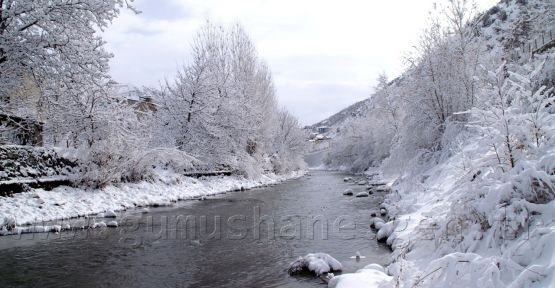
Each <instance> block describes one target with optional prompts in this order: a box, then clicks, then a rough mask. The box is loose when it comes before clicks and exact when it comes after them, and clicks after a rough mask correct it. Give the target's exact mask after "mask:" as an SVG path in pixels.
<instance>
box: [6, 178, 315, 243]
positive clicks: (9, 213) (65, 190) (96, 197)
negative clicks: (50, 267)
mask: <svg viewBox="0 0 555 288" xmlns="http://www.w3.org/2000/svg"><path fill="white" fill-rule="evenodd" d="M307 173H308V171H307V170H300V171H294V172H290V173H287V174H282V175H276V174H273V173H272V174H264V175H261V176H260V177H258V178H256V179H246V178H244V177H241V176H214V177H206V178H200V179H199V178H192V177H185V176H181V175H164V176H163V177H161V180H160V181H157V182H145V181H143V182H139V183H122V184H119V185H117V186H108V187H104V188H101V189H84V188H73V187H67V186H61V187H57V188H55V189H53V190H52V191H45V190H43V189H33V190H31V191H28V192H23V193H18V194H15V195H14V196H13V197H0V223H1V224H2V227H1V229H2V230H0V235H13V234H16V233H28V232H37V231H35V230H37V229H31V230H33V231H25V229H23V230H13V228H15V227H18V228H25V227H27V228H28V227H35V226H32V225H34V224H36V223H45V222H49V221H55V220H60V219H75V218H80V217H87V216H94V215H98V214H100V213H106V212H110V213H111V212H119V211H125V210H128V209H133V208H146V207H160V206H170V205H172V204H173V203H176V202H180V201H186V200H194V199H199V198H203V197H207V196H215V195H218V194H223V193H228V192H233V191H241V190H249V189H254V188H260V187H264V186H267V185H275V184H279V183H281V182H284V181H287V180H292V179H297V178H300V177H303V176H304V175H306V174H307ZM6 225H14V227H13V228H12V230H7V227H6ZM44 227H47V228H52V229H42V230H45V231H38V232H57V231H58V230H62V229H63V228H64V227H50V226H44ZM39 230H41V229H39ZM46 230H47V231H46ZM11 232H16V233H11Z"/></svg>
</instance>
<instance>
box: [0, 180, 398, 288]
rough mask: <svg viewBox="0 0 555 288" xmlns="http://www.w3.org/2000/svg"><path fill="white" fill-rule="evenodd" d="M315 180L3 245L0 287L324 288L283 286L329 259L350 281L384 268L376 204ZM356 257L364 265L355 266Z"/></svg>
mask: <svg viewBox="0 0 555 288" xmlns="http://www.w3.org/2000/svg"><path fill="white" fill-rule="evenodd" d="M344 177H345V175H344V174H341V173H338V172H324V171H314V172H311V175H309V176H305V177H303V178H300V179H296V180H290V181H287V182H285V183H282V184H279V185H275V186H270V187H265V188H260V189H254V190H250V191H245V192H234V193H227V194H222V195H219V196H216V197H211V198H208V199H206V200H204V201H185V202H180V203H177V204H176V205H175V206H173V207H162V208H152V209H150V211H149V212H148V213H141V211H139V210H133V211H127V212H125V213H124V214H125V215H122V216H120V218H118V219H116V220H118V222H119V224H120V227H119V228H108V229H94V230H87V231H73V232H69V231H67V232H61V233H59V234H35V235H33V234H26V235H21V236H18V237H11V236H10V237H1V238H0V259H1V260H0V287H325V285H324V284H322V281H321V280H319V279H318V278H316V277H312V276H306V275H305V276H289V275H288V274H287V272H286V269H287V268H288V265H289V263H290V262H292V261H294V260H295V259H296V258H297V257H299V256H302V255H305V254H307V253H312V252H325V253H328V254H330V255H332V256H333V257H335V258H336V259H338V260H339V261H340V262H342V264H343V266H344V273H345V272H354V271H356V270H357V269H359V268H362V267H364V266H365V265H366V264H369V263H379V264H386V263H387V262H388V255H389V250H388V248H387V247H385V246H383V245H381V244H378V243H377V242H376V241H375V240H374V237H375V234H374V233H373V232H372V231H371V230H370V229H369V227H368V223H369V220H370V218H371V217H370V214H371V212H372V211H373V210H375V208H376V207H377V205H378V204H379V201H380V199H379V197H380V196H374V195H371V196H370V197H368V198H354V197H347V196H343V195H342V191H344V190H345V189H347V188H352V189H353V190H355V194H356V191H357V190H363V187H362V186H357V185H354V184H352V183H345V182H343V178H344ZM357 251H360V254H362V255H363V256H366V258H364V259H361V260H360V261H356V260H355V259H351V256H353V255H355V253H356V252H357Z"/></svg>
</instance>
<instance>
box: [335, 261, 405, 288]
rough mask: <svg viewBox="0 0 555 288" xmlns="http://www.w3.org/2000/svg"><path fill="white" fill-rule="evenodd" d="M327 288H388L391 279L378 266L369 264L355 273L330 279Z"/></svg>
mask: <svg viewBox="0 0 555 288" xmlns="http://www.w3.org/2000/svg"><path fill="white" fill-rule="evenodd" d="M328 287H329V288H359V287H360V288H377V287H381V288H389V287H395V286H394V285H393V277H391V276H389V275H387V274H385V270H384V268H383V267H382V266H380V265H378V264H370V265H367V266H366V267H364V268H362V269H360V270H358V271H357V272H356V273H349V274H343V275H339V276H335V277H333V278H331V280H330V282H329V283H328Z"/></svg>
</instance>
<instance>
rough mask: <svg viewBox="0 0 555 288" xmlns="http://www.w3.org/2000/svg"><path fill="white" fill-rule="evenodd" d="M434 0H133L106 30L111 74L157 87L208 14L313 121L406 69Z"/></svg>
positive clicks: (283, 98) (287, 101)
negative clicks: (249, 43)
mask: <svg viewBox="0 0 555 288" xmlns="http://www.w3.org/2000/svg"><path fill="white" fill-rule="evenodd" d="M434 1H435V0H419V1H411V0H390V1H362V0H342V1H332V0H303V1H298V0H234V1H226V0H203V1H194V0H160V1H156V0H138V1H135V6H137V8H138V9H139V10H141V11H142V12H143V13H142V14H140V15H134V14H133V13H131V12H130V11H123V12H122V15H121V17H120V18H119V19H117V20H116V21H114V25H113V26H112V27H111V28H110V29H109V30H108V31H107V32H106V33H105V34H104V36H105V39H106V40H107V42H108V49H109V50H110V51H112V52H113V53H114V54H115V58H114V59H113V60H112V62H111V66H112V71H111V73H112V75H113V77H114V78H115V79H116V80H117V81H120V82H123V83H131V84H135V85H139V86H142V85H147V86H155V85H157V84H158V83H159V81H161V80H163V79H164V78H165V77H172V76H173V75H174V74H175V71H176V69H177V67H179V66H180V65H182V64H183V63H186V62H187V61H188V57H189V51H190V46H189V43H190V41H191V40H192V38H193V37H194V35H195V33H196V31H197V29H198V28H199V27H200V26H201V25H202V24H203V23H204V21H205V20H206V19H211V20H212V21H215V22H219V23H222V24H231V23H235V22H239V23H241V24H242V25H243V26H244V27H245V28H246V30H247V31H248V32H249V34H250V35H251V37H252V39H253V41H254V42H255V44H256V46H257V48H258V51H259V54H260V56H261V58H263V59H264V60H265V61H266V62H267V63H268V64H269V66H270V68H271V69H272V72H273V74H274V79H275V82H276V87H277V91H278V97H279V101H280V104H281V105H283V106H284V107H286V108H287V109H289V110H291V111H292V112H293V113H294V114H295V115H296V116H297V117H299V119H300V120H301V122H302V123H303V124H312V123H314V122H317V121H319V120H322V119H323V118H325V117H327V116H329V115H331V114H333V113H335V112H337V111H339V110H340V109H342V108H344V107H345V106H348V105H349V104H352V103H354V102H356V101H359V100H361V99H364V98H367V97H368V96H369V93H370V91H371V90H372V89H371V88H372V87H373V86H374V85H375V79H376V78H377V76H378V75H379V74H380V73H381V72H386V73H387V74H388V75H389V76H390V78H394V77H396V76H398V75H399V74H400V73H401V72H402V71H403V69H404V67H403V62H402V57H401V56H402V55H403V54H404V53H406V52H408V51H411V47H412V46H413V45H414V44H416V43H417V41H418V37H419V34H420V31H422V30H423V29H424V27H425V25H426V23H427V22H426V21H427V17H428V11H429V10H430V9H431V7H432V4H433V2H434ZM494 3H495V1H494V0H482V1H480V3H478V4H480V6H481V7H482V8H484V7H489V6H491V5H493V4H494Z"/></svg>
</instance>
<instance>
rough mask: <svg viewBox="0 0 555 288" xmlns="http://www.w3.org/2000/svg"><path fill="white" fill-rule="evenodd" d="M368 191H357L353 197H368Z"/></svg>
mask: <svg viewBox="0 0 555 288" xmlns="http://www.w3.org/2000/svg"><path fill="white" fill-rule="evenodd" d="M368 196H369V195H368V193H367V192H359V193H357V195H356V196H355V197H357V198H363V197H368Z"/></svg>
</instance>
